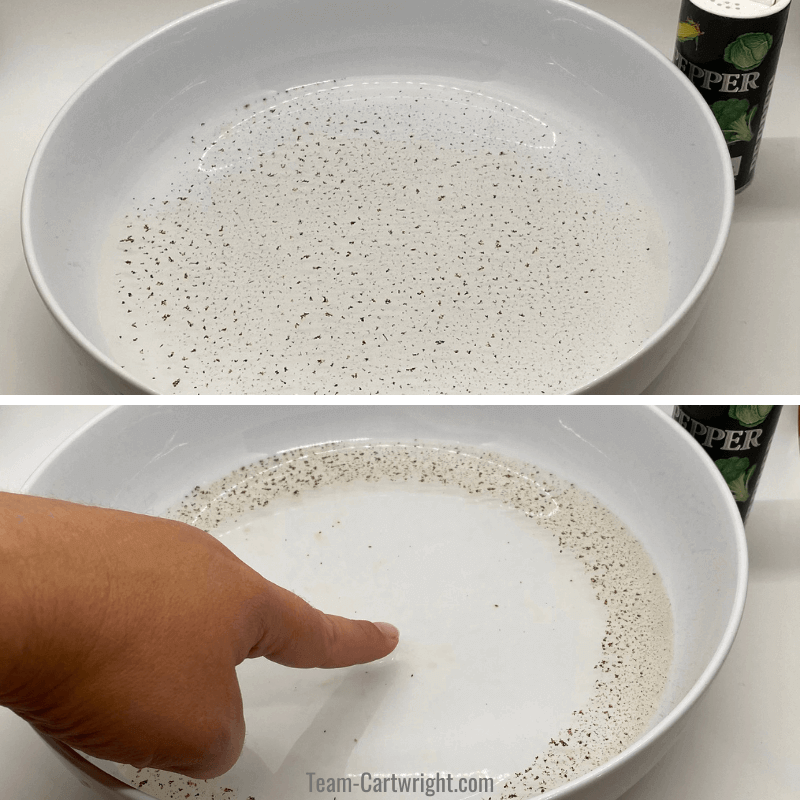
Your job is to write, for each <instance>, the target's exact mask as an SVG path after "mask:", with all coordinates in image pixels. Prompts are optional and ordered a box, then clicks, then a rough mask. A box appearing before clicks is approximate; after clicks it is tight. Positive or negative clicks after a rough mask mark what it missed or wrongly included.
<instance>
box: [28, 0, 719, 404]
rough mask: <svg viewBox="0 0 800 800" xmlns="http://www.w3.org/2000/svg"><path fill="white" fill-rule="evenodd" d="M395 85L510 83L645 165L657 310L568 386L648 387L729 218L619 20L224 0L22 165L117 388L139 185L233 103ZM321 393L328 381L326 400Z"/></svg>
mask: <svg viewBox="0 0 800 800" xmlns="http://www.w3.org/2000/svg"><path fill="white" fill-rule="evenodd" d="M393 75H394V76H398V75H402V76H418V77H419V76H421V77H422V78H423V79H424V78H426V77H429V76H445V77H447V78H448V79H451V80H453V81H455V85H456V86H458V85H459V82H460V83H463V84H464V85H474V84H476V83H477V84H479V85H482V86H485V87H487V88H489V89H490V90H494V89H498V88H499V89H501V90H502V91H506V90H507V91H508V92H510V94H509V95H508V96H510V97H512V98H516V97H519V98H524V99H525V101H526V103H527V105H526V109H527V110H531V109H532V111H531V113H532V114H533V115H534V116H536V113H534V112H540V113H541V115H543V117H544V118H546V119H548V120H550V119H551V117H552V119H554V120H561V121H562V123H563V128H562V130H560V131H557V133H559V134H564V136H563V137H562V138H563V139H564V140H565V141H566V140H568V139H569V137H570V136H573V138H574V137H575V136H576V132H577V133H578V134H580V133H581V132H583V133H585V134H586V137H587V139H590V140H591V141H592V143H593V145H597V147H598V148H599V149H600V150H602V151H605V152H607V153H608V154H610V155H609V157H610V158H614V157H616V158H618V159H619V161H620V163H622V162H629V163H630V164H631V165H632V168H633V171H634V172H638V173H640V174H639V175H638V176H637V177H636V180H635V181H634V183H638V182H639V181H641V182H642V183H643V185H644V187H645V189H646V191H647V193H649V194H650V195H651V196H652V198H651V199H652V205H653V210H654V212H655V213H657V214H658V215H659V216H660V218H661V221H662V223H663V226H664V231H665V234H666V239H667V240H668V259H667V260H668V272H669V290H668V297H667V298H666V301H665V311H664V313H663V316H662V317H661V319H660V323H658V322H657V323H656V324H657V330H655V332H654V333H652V334H651V335H650V336H649V337H648V338H647V339H646V341H645V342H644V343H643V344H642V345H641V346H638V347H635V348H633V350H632V351H631V352H630V353H628V354H627V355H625V356H624V357H621V358H620V359H619V361H618V362H617V363H616V364H615V365H614V366H613V367H611V368H608V369H604V371H603V373H602V374H601V375H598V376H597V377H595V378H592V379H588V380H584V379H582V380H583V382H579V385H571V386H569V387H568V388H569V390H570V391H576V392H582V391H592V392H638V391H640V390H642V389H643V388H644V387H645V386H646V385H647V384H648V383H649V382H650V381H652V379H653V378H654V377H655V376H656V375H657V374H658V373H659V372H660V370H661V369H662V368H663V367H664V365H665V364H666V363H667V361H668V360H669V359H670V358H671V356H672V355H673V354H674V353H675V352H676V350H677V348H678V347H679V345H680V343H681V342H682V341H683V339H684V338H685V336H686V334H687V333H688V331H689V330H690V329H691V326H692V325H693V324H694V321H695V319H696V317H697V315H698V314H699V312H700V308H701V305H702V299H703V296H704V293H705V290H706V288H707V286H708V282H709V280H710V278H711V275H712V274H713V271H714V269H715V267H716V264H717V262H718V260H719V257H720V255H721V252H722V248H723V245H724V242H725V239H726V236H727V232H728V227H729V224H730V217H731V213H732V208H733V178H732V176H731V174H730V165H729V163H728V159H727V151H726V147H725V144H724V140H723V138H722V136H721V134H720V132H719V130H718V126H717V125H716V122H715V120H714V119H713V116H712V115H711V113H710V111H709V109H708V108H707V106H706V105H705V103H703V102H702V100H701V98H699V97H698V96H697V94H696V92H693V91H692V89H691V86H689V85H688V83H687V82H686V81H685V78H684V77H683V76H682V75H681V74H680V73H679V72H678V70H677V69H675V68H674V67H673V66H672V65H670V64H669V63H668V62H667V61H666V59H664V58H663V57H662V56H660V55H659V54H658V53H656V51H654V50H653V49H652V48H651V47H649V46H648V45H646V44H645V43H644V42H642V41H641V40H639V39H638V38H636V37H635V36H633V35H632V34H631V33H630V32H628V31H626V30H625V29H623V28H621V27H620V26H618V25H616V24H615V23H612V22H610V21H608V20H605V19H603V18H602V17H599V16H598V15H597V14H595V13H593V12H590V11H588V10H586V9H582V8H580V7H578V6H575V5H573V4H571V3H569V2H562V1H561V0H540V1H539V2H536V3H520V2H515V0H493V2H478V1H477V0H471V2H469V3H467V4H465V3H463V2H455V0H440V2H436V3H423V2H411V3H404V4H400V5H397V4H390V3H376V2H367V0H362V2H356V3H344V2H342V3H334V4H330V3H328V4H326V6H325V8H324V9H320V8H316V7H315V6H312V5H306V4H301V5H300V6H298V5H296V4H287V3H284V2H281V1H280V0H275V2H243V1H238V0H233V1H229V2H223V3H219V4H217V5H215V6H211V7H210V8H208V9H204V10H202V11H200V12H197V13H195V14H192V15H189V16H188V17H186V18H184V19H182V20H179V21H177V22H175V23H173V24H172V25H169V26H167V27H165V28H163V29H161V30H160V31H157V32H156V33H154V34H152V35H151V36H149V37H147V38H146V39H145V40H143V41H142V42H140V43H139V44H138V45H135V46H134V47H132V48H131V49H129V50H128V51H127V52H125V53H123V54H122V55H121V56H119V57H118V58H117V59H115V60H114V61H113V62H111V64H109V65H108V66H107V67H106V68H105V69H103V70H102V71H101V72H100V73H98V74H97V75H96V76H95V78H93V79H92V80H91V81H89V82H88V83H87V84H86V85H85V86H84V87H83V88H82V89H81V90H80V91H79V92H78V93H77V94H76V95H75V96H74V97H73V98H72V99H71V100H70V102H69V103H68V104H67V106H65V108H64V109H63V110H62V112H61V113H60V114H59V116H58V117H57V118H56V120H55V121H54V122H53V124H52V126H51V127H50V129H49V130H48V132H47V134H46V135H45V137H44V139H43V141H42V144H41V146H40V148H39V150H38V151H37V154H36V156H35V158H34V161H33V163H32V165H31V171H30V174H29V178H28V182H27V184H26V190H25V195H24V199H23V215H22V217H23V221H22V229H23V242H24V246H25V251H26V256H27V259H28V263H29V266H30V269H31V274H32V276H33V278H34V281H35V283H36V285H37V288H38V289H39V291H40V293H41V295H42V297H43V299H44V300H45V302H46V303H47V305H48V307H49V308H50V310H51V312H52V313H53V314H54V316H55V317H56V319H57V320H58V321H59V323H60V324H61V326H62V327H63V329H64V330H65V331H66V333H67V334H68V335H69V337H70V338H71V340H72V341H73V342H74V343H75V344H76V345H77V346H78V348H79V350H80V351H81V353H82V354H83V355H84V356H85V357H86V359H87V360H88V361H89V362H90V363H91V364H93V366H94V368H95V371H96V375H97V378H98V380H100V381H101V382H102V383H103V385H104V386H105V387H106V388H108V390H109V391H119V392H153V391H155V390H154V389H153V384H152V378H150V377H148V376H147V375H145V373H134V372H130V371H128V370H126V369H121V368H120V366H119V360H118V359H116V358H115V357H114V350H113V348H112V347H110V346H109V344H108V338H109V337H108V334H107V333H106V332H105V331H104V328H103V324H102V323H101V319H100V312H99V309H98V306H99V303H98V283H99V282H100V273H101V272H102V271H103V270H107V269H108V264H107V263H104V262H103V257H102V250H103V245H104V243H105V242H106V239H107V238H108V232H109V230H110V229H111V225H112V221H113V219H114V216H115V215H117V214H119V211H120V209H121V208H124V206H125V203H126V198H127V199H129V198H130V197H131V195H132V193H133V191H134V187H135V184H136V182H137V180H139V179H140V178H141V177H142V175H146V174H152V173H156V172H161V173H162V174H163V175H166V174H169V173H167V172H164V171H163V168H164V167H165V166H166V165H171V164H174V163H175V159H176V158H179V157H181V155H182V156H183V157H184V158H185V157H186V153H187V151H186V141H187V140H188V138H189V136H190V135H191V134H192V133H194V132H196V131H198V130H199V129H200V128H199V126H200V123H201V121H203V120H206V119H208V120H223V119H225V118H226V116H227V118H228V119H229V122H230V123H231V124H235V123H236V122H237V121H238V120H236V119H233V118H231V117H230V114H231V109H232V108H234V107H235V106H236V105H237V104H239V103H240V102H241V104H242V105H244V104H245V103H247V102H248V101H250V100H251V99H252V98H259V99H260V98H261V96H262V95H265V94H266V93H268V91H272V90H274V91H277V92H280V91H283V90H285V89H287V88H289V87H292V86H295V87H296V86H301V85H305V84H315V83H317V82H319V81H328V80H330V79H333V78H337V79H342V78H348V77H353V76H362V77H364V78H367V79H370V77H372V78H374V77H376V76H393ZM502 91H501V94H500V96H505V95H503V94H502ZM98 120H102V124H98ZM624 171H625V170H623V172H624ZM584 172H586V174H587V175H588V174H590V171H589V170H584ZM623 188H624V187H623ZM620 191H621V190H620ZM623 194H624V192H623ZM614 314H615V312H609V314H608V317H609V318H613V317H614ZM587 324H588V323H587ZM252 327H254V328H257V327H258V323H257V322H256V323H254V324H253V326H252ZM573 327H574V326H573ZM578 327H579V326H578ZM114 335H116V334H114ZM589 338H591V337H589ZM598 338H602V337H598ZM583 346H585V343H584V344H581V345H580V346H579V347H583ZM520 351H524V348H520ZM515 369H518V370H519V373H518V376H517V378H518V380H514V379H513V375H514V370H515ZM443 371H444V372H446V371H447V368H445V369H444V370H443ZM509 372H510V374H511V375H512V380H511V381H510V382H509V385H508V387H507V388H506V389H503V390H502V391H509V392H514V391H517V392H519V391H521V389H520V387H523V386H524V385H525V384H524V382H523V381H522V377H523V373H526V372H530V369H529V368H528V367H513V366H512V367H511V368H510V369H509ZM137 374H138V375H139V377H136V375H137ZM143 376H144V377H143ZM331 386H332V384H331V383H324V382H321V385H320V391H333V389H332V388H331ZM160 390H161V391H168V390H170V391H171V390H172V389H171V387H170V386H167V387H166V389H164V388H163V387H160ZM280 390H281V389H280V387H279V386H277V385H275V386H272V385H270V384H266V385H265V387H264V389H263V391H264V392H267V393H269V392H273V391H276V392H277V391H280ZM441 390H442V391H449V392H453V391H458V388H456V389H452V388H448V387H447V386H444V388H443V389H441ZM302 391H305V389H303V390H302Z"/></svg>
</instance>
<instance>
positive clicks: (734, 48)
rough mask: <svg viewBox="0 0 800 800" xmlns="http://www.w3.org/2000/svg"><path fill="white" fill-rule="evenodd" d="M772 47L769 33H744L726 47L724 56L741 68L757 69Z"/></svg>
mask: <svg viewBox="0 0 800 800" xmlns="http://www.w3.org/2000/svg"><path fill="white" fill-rule="evenodd" d="M770 47H772V36H771V34H769V33H743V34H742V35H741V36H739V37H738V38H736V39H734V41H732V42H731V43H730V44H729V45H728V46H727V47H726V48H725V55H724V56H723V58H724V59H725V60H726V61H727V62H728V63H729V64H733V66H734V67H736V68H737V69H741V70H748V69H755V68H756V67H757V66H759V64H761V62H762V61H763V60H764V59H765V58H766V55H767V53H768V52H769V49H770Z"/></svg>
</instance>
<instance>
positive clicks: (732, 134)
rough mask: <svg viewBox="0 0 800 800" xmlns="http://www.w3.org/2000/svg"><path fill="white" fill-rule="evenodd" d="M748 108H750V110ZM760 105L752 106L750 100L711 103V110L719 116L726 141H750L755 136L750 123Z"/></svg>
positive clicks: (718, 120) (729, 142)
mask: <svg viewBox="0 0 800 800" xmlns="http://www.w3.org/2000/svg"><path fill="white" fill-rule="evenodd" d="M748 109H750V110H749V111H748ZM757 110H758V105H754V106H753V107H752V108H750V101H749V100H744V99H742V100H734V99H733V98H732V99H730V100H717V102H716V103H712V104H711V111H712V112H713V114H714V116H715V117H716V118H717V122H718V123H719V126H720V128H722V133H723V134H724V135H725V141H726V142H727V143H728V144H733V142H749V141H750V140H751V139H752V138H753V131H752V129H751V127H750V123H751V122H752V121H753V117H754V116H755V115H756V111H757Z"/></svg>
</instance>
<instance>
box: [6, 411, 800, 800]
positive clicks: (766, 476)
mask: <svg viewBox="0 0 800 800" xmlns="http://www.w3.org/2000/svg"><path fill="white" fill-rule="evenodd" d="M100 410H102V407H100V406H95V407H87V406H66V407H64V406H40V407H36V406H0V442H2V443H3V447H2V449H1V450H0V490H6V491H15V490H18V489H19V488H20V487H21V486H22V484H23V483H24V481H25V480H26V479H27V477H28V476H29V474H30V473H31V472H32V471H33V470H34V469H35V468H36V467H37V466H38V464H39V463H40V462H41V460H42V459H44V458H45V457H46V456H47V455H48V454H49V453H50V452H51V451H52V450H53V449H54V448H55V447H56V446H57V445H58V444H59V443H60V442H61V441H63V440H64V439H65V438H66V437H67V436H69V435H70V434H71V433H72V432H74V431H75V430H77V429H78V428H79V427H80V426H81V425H83V424H84V423H85V422H86V421H88V420H90V419H91V418H92V417H94V416H95V415H96V414H97V413H99V411H100ZM666 410H667V411H669V408H667V409H666ZM747 536H748V541H749V546H750V564H751V572H750V587H749V594H748V599H747V607H746V609H745V613H744V619H743V621H742V625H741V628H740V630H739V634H738V636H737V638H736V641H735V642H734V645H733V649H732V650H731V653H730V655H729V657H728V660H727V661H726V662H725V664H724V666H723V667H722V670H721V671H720V673H719V674H718V676H717V678H716V679H715V681H714V682H713V684H712V685H711V687H710V689H709V690H708V692H707V694H706V696H705V698H704V700H703V701H702V704H701V706H700V707H699V708H698V709H697V713H696V715H695V716H694V717H693V718H692V719H691V720H690V722H689V725H688V727H687V728H686V730H685V731H684V735H683V737H682V738H681V739H680V740H679V742H678V744H677V745H676V746H675V747H674V748H673V750H672V751H670V752H669V753H668V754H667V756H666V757H665V758H664V759H663V760H662V761H661V762H660V763H659V764H658V765H657V766H656V767H655V768H654V769H653V770H652V772H650V773H649V774H648V775H647V776H646V777H645V778H644V779H643V780H642V781H641V782H640V783H639V784H637V785H636V786H635V787H634V788H633V789H631V790H630V791H629V792H628V793H627V794H626V795H624V800H685V798H693V800H752V798H756V797H757V798H769V800H795V799H796V798H797V797H800V750H798V748H797V743H798V742H800V685H799V684H798V681H797V675H798V674H800V633H799V631H800V450H799V449H798V433H797V408H796V407H794V406H789V407H786V408H785V409H784V411H783V415H782V417H781V420H780V424H779V426H778V431H777V433H776V435H775V439H774V441H773V444H772V449H771V451H770V455H769V459H768V461H767V465H766V468H765V470H764V473H763V476H762V480H761V484H760V486H759V488H758V494H757V496H756V500H755V503H754V505H753V509H752V512H751V515H750V519H749V521H748V523H747ZM0 795H2V797H3V798H4V800H50V799H52V800H91V798H93V797H95V795H94V793H93V792H92V791H91V790H89V789H87V788H86V787H84V786H83V785H81V784H80V782H79V781H78V780H77V779H76V778H75V777H74V776H73V775H72V774H71V773H69V772H68V771H67V770H66V769H65V768H64V767H63V766H62V765H61V763H60V762H59V761H57V760H56V757H55V756H54V755H53V754H52V753H51V752H50V751H49V750H47V749H46V747H45V745H43V744H42V742H41V740H39V739H38V738H37V737H36V736H35V735H34V734H33V733H32V731H31V730H30V728H29V727H28V725H27V723H25V722H23V721H22V720H20V719H19V718H18V717H16V716H15V715H14V714H13V713H11V712H10V711H8V710H7V709H3V708H0Z"/></svg>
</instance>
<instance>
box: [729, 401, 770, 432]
mask: <svg viewBox="0 0 800 800" xmlns="http://www.w3.org/2000/svg"><path fill="white" fill-rule="evenodd" d="M770 411H772V406H731V407H730V408H729V409H728V416H729V417H730V418H731V419H735V420H736V421H737V422H738V423H739V424H741V425H744V427H745V428H754V427H755V426H756V425H760V424H761V423H762V422H763V421H764V420H765V419H766V418H767V416H768V415H769V412H770Z"/></svg>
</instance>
